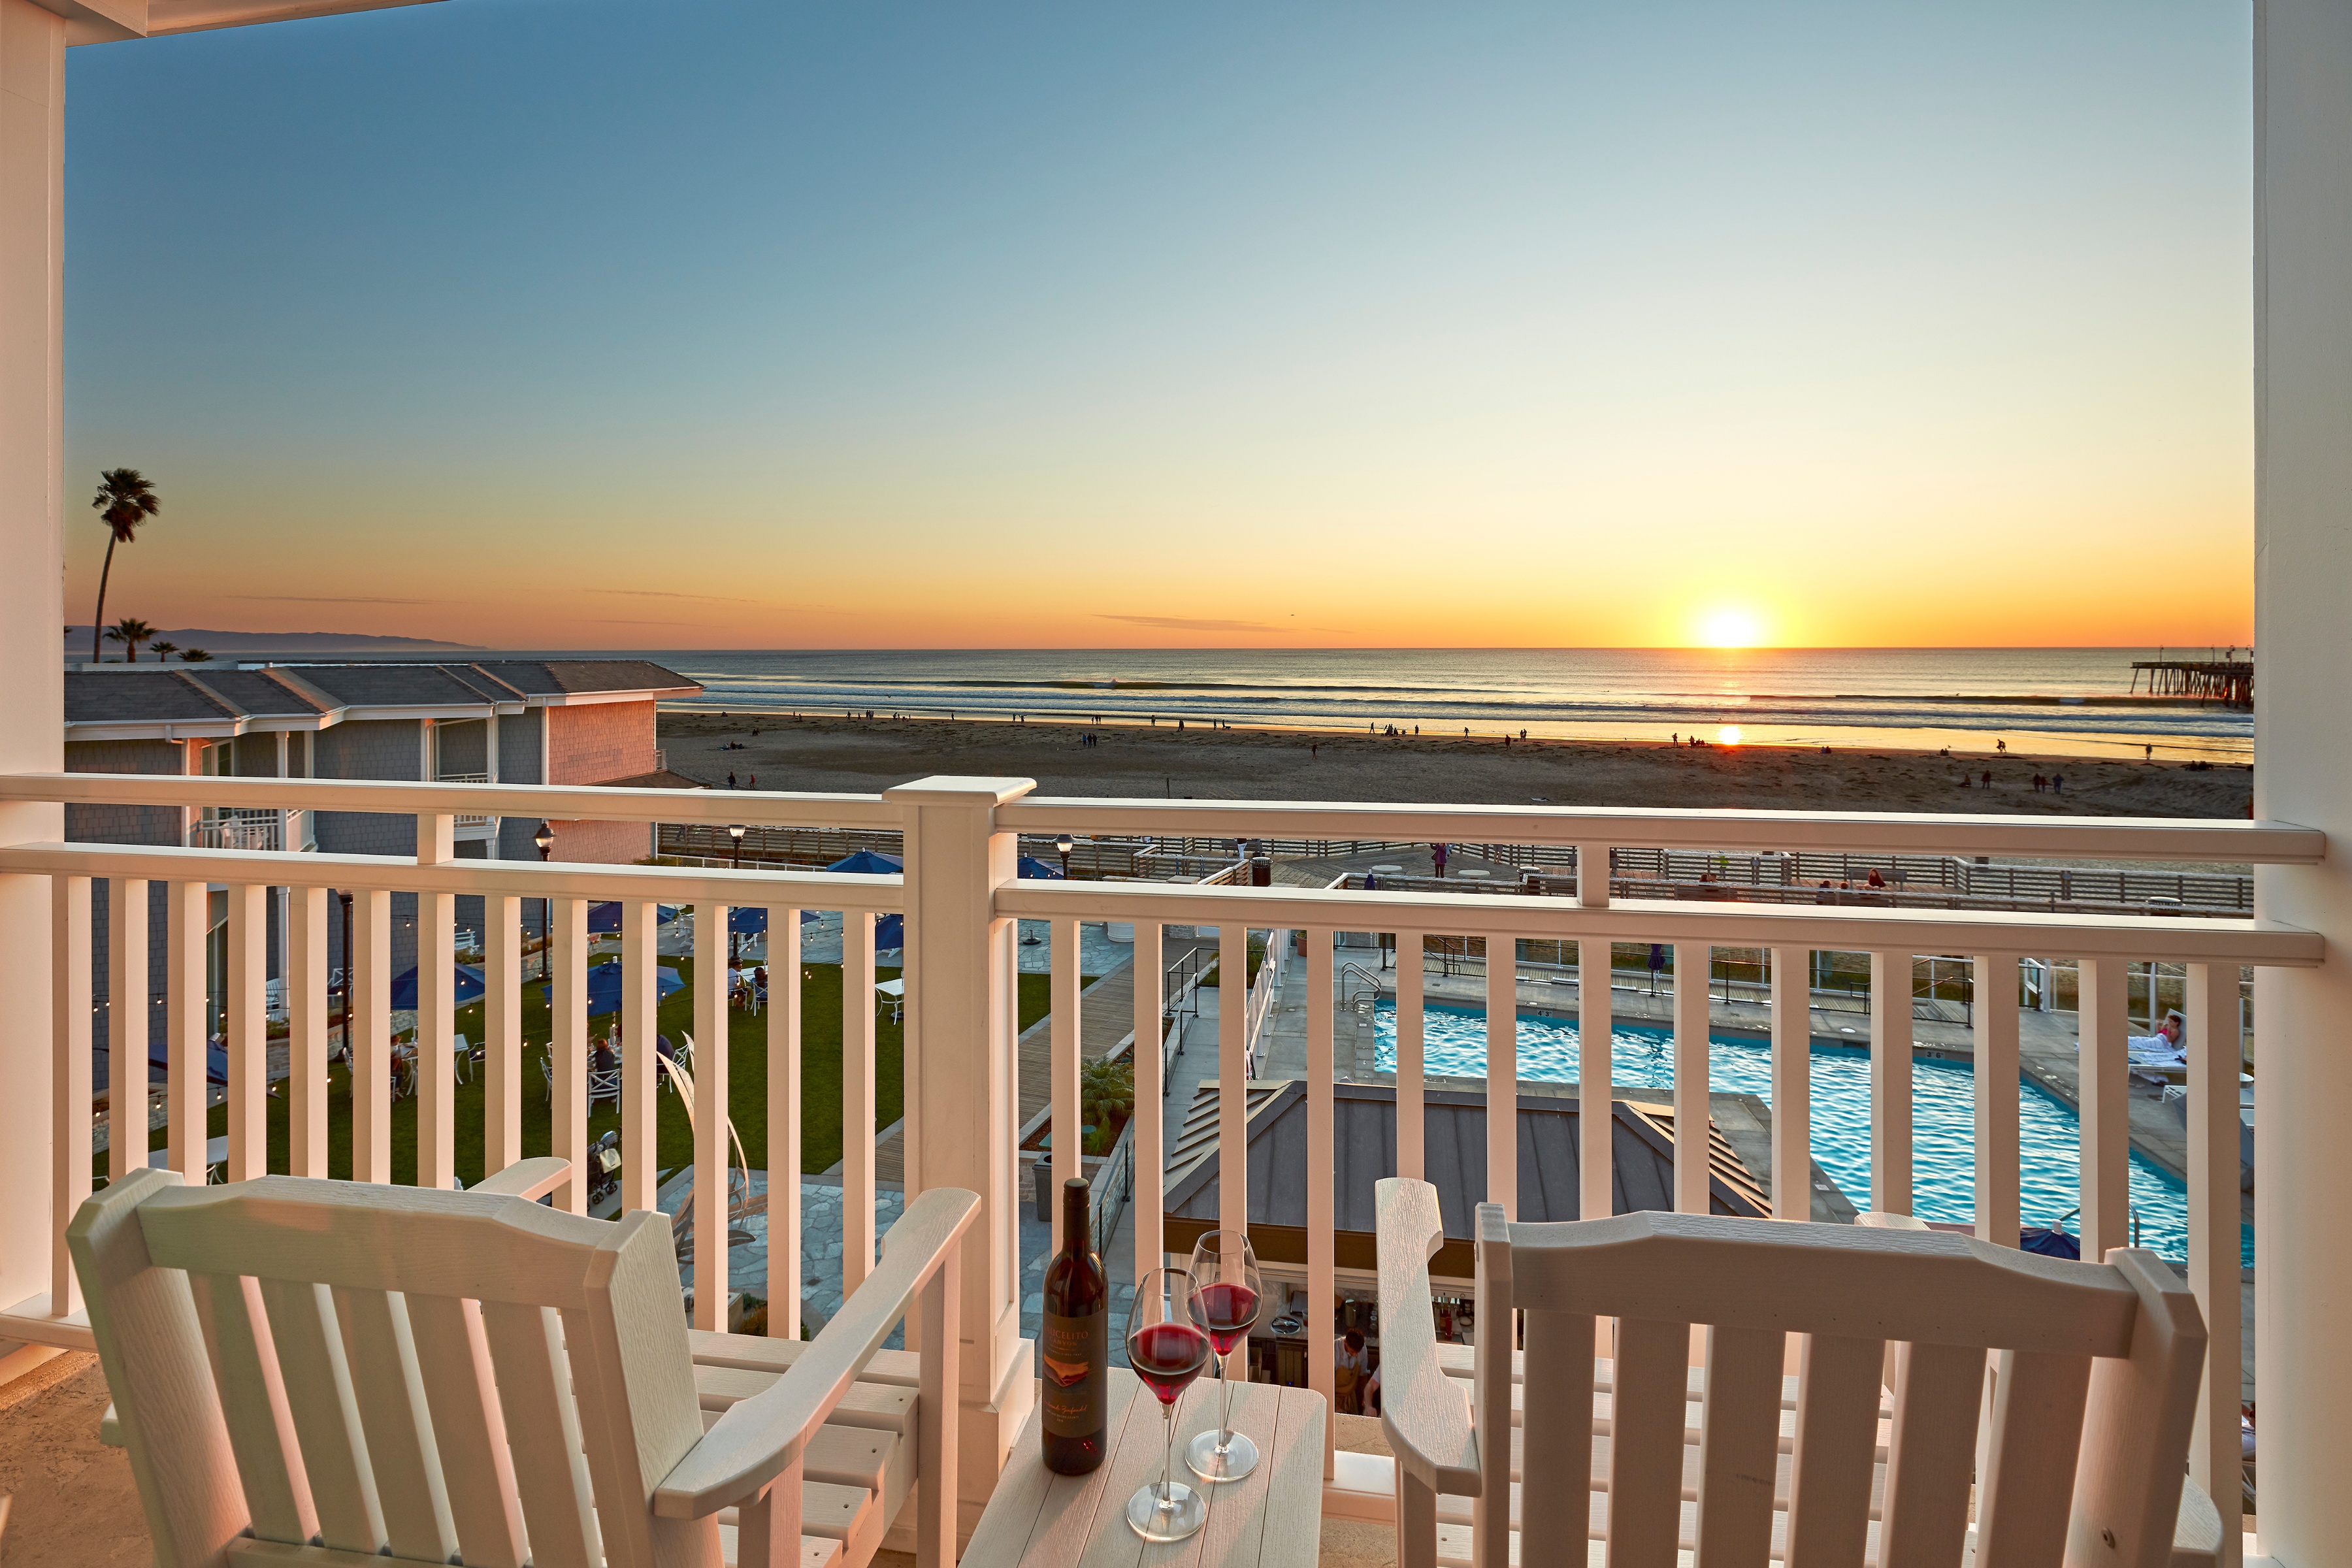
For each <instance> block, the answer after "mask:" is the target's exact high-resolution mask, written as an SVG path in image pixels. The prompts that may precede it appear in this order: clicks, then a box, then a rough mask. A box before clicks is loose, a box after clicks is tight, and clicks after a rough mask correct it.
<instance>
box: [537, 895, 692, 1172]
mask: <svg viewBox="0 0 2352 1568" xmlns="http://www.w3.org/2000/svg"><path fill="white" fill-rule="evenodd" d="M547 922H548V931H547V945H548V947H549V949H550V952H548V953H546V954H544V955H542V963H541V967H542V968H543V969H545V970H546V972H547V975H548V987H549V994H548V1013H547V1020H548V1041H547V1065H548V1068H549V1079H548V1121H549V1127H548V1152H549V1153H551V1154H552V1155H554V1156H555V1157H556V1158H557V1159H559V1160H563V1161H568V1162H569V1163H571V1166H572V1173H571V1174H570V1175H568V1176H566V1177H565V1178H564V1179H563V1182H562V1184H561V1185H559V1186H558V1187H557V1188H556V1189H555V1206H556V1207H557V1208H560V1209H563V1210H565V1211H567V1212H568V1213H571V1214H583V1215H584V1214H586V1213H587V1212H588V1167H587V1160H588V904H587V900H583V899H551V900H548V910H547ZM700 923H701V917H700V916H699V915H697V916H696V924H697V925H699V924H700Z"/></svg>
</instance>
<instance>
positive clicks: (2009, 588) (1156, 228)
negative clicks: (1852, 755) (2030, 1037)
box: [66, 0, 2252, 648]
mask: <svg viewBox="0 0 2352 1568" xmlns="http://www.w3.org/2000/svg"><path fill="white" fill-rule="evenodd" d="M2250 25H2251V24H2250V19H2249V16H2248V14H2247V9H2246V7H2245V6H2244V5H2235V4H2223V3H2221V0H2196V3H2194V4H2181V3H2176V0H2128V3H2089V0H2084V3H2075V4H2069V5H2063V6H2053V5H2050V4H2048V0H2003V3H1985V0H1969V3H1966V4H1962V3H1959V0H1947V3H1943V4H1937V5H1886V4H1885V0H1857V3H1855V4H1852V5H1830V4H1804V3H1792V0H1784V3H1780V4H1774V5H1753V4H1744V3H1735V0H1724V3H1721V4H1713V5H1700V4H1679V3H1673V0H1662V3H1656V4H1645V5H1616V4H1612V5H1598V4H1593V5H1571V4H1566V3H1563V0H1541V3H1530V4H1512V3H1505V0H1494V3H1488V4H1482V5H1476V6H1471V7H1454V6H1446V7H1440V6H1431V5H1339V4H1329V5H1314V6H1305V5H1286V4H1265V5H1253V6H1246V7H1243V6H1227V7H1203V6H1197V5H1152V6H1138V5H1115V6H1104V5H1078V4H1075V3H1070V4H1063V5H1015V4H1003V5H914V4H896V3H894V4H889V5H838V4H827V5H817V4H812V3H807V0H726V3H722V0H658V3H649V0H629V3H626V4H624V3H621V0H449V3H448V4H445V5H419V6H415V7H412V8H408V9H403V10H394V11H389V12H383V13H379V14H375V15H370V16H353V17H341V18H331V19H327V20H322V21H315V22H305V23H296V24H285V25H279V26H270V27H264V28H255V29H247V30H243V31H230V32H221V33H210V34H199V35H194V36H190V37H182V38H176V39H167V40H159V41H149V42H141V43H132V44H118V45H108V46H100V47H88V48H80V49H77V50H74V51H73V52H72V54H71V57H70V58H69V63H68V148H69V156H68V197H67V214H68V245H69V249H68V261H67V279H68V284H67V307H68V328H67V383H68V387H67V392H68V441H67V471H68V481H69V482H68V519H67V527H68V552H67V561H68V572H67V584H66V596H67V605H68V612H69V614H70V616H71V617H72V618H74V619H77V620H86V619H87V618H88V616H89V613H90V600H91V597H92V595H93V594H94V592H95V588H96V581H97V572H98V563H99V559H100V555H101V553H102V552H103V545H104V531H103V529H102V527H101V526H100V524H99V523H98V522H97V521H95V517H94V514H92V513H90V512H89V511H88V510H86V509H85V507H84V505H83V503H84V501H85V500H86V499H87V492H88V490H89V488H90V487H91V485H92V484H93V483H94V481H95V479H96V477H97V472H98V470H99V469H100V468H101V467H110V466H114V465H118V464H120V465H129V466H132V467H137V468H142V469H144V470H145V471H146V472H147V473H148V475H149V476H150V477H151V478H152V479H154V480H155V481H156V482H157V484H158V485H159V487H160V489H161V491H162V494H163V500H164V505H165V511H164V513H163V518H162V519H161V520H159V521H157V522H155V523H154V524H153V525H152V528H151V529H150V531H149V532H148V533H147V534H146V535H145V536H144V537H142V539H141V541H140V542H138V543H137V544H136V545H135V546H133V547H131V549H129V550H128V551H126V552H122V553H121V555H119V556H118V558H117V561H116V564H115V569H114V579H113V585H112V587H111V589H110V597H109V601H108V616H109V618H110V619H111V618H113V617H114V616H118V615H135V616H141V617H142V618H144V619H147V620H149V621H151V622H153V623H155V624H157V625H159V626H215V627H226V628H233V629H251V630H287V631H295V630H304V631H308V630H333V631H358V632H373V633H387V634H396V635H413V636H421V637H442V638H448V639H452V640H457V641H462V642H468V643H478V644H485V645H490V646H508V647H579V648H594V647H665V648H677V647H1087V646H1100V647H1151V646H1183V645H1200V646H1218V647H1224V646H1297V647H1349V646H1359V647H1405V646H1474V647H1502V646H1517V645H1537V646H1565V647H1596V646H1597V647H1619V646H1646V645H1678V644H1688V643H1694V642H1703V641H1739V640H1751V639H1752V640H1759V641H1762V642H1767V643H1776V644H1784V645H1794V646H1905V645H1919V646H1955V645H1968V644H2010V645H2060V644H2090V645H2126V644H2128V645H2136V646H2144V645H2154V644H2159V643H2162V644H2171V645H2175V646H2179V645H2190V644H2206V643H2215V644H2219V643H2229V642H2242V641H2244V640H2245V639H2246V637H2249V636H2250V635H2251V628H2252V478H2251V465H2252V408H2251V403H2250V383H2251V374H2252V367H2251V347H2250V333H2251V308H2250V300H2249V288H2250V285H2249V270H2250V252H2251V244H2252V241H2251V217H2250V195H2249V179H2248V167H2249V161H2250V156H2251V153H2250V131H2249V125H2248V117H2249V112H2250V109H2249V105H2250V101H2251V84H2250V79H2249V65H2248V48H2249V44H2248V31H2249V27H2250Z"/></svg>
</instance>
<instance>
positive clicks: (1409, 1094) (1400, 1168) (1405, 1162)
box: [1396, 931, 1429, 1181]
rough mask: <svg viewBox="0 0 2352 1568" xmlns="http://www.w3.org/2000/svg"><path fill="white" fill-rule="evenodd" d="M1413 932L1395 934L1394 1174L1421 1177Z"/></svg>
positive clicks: (1423, 1107)
mask: <svg viewBox="0 0 2352 1568" xmlns="http://www.w3.org/2000/svg"><path fill="white" fill-rule="evenodd" d="M1424 940H1425V939H1424V938H1423V935H1422V933H1421V932H1419V931H1399V932H1397V933H1396V1108H1397V1109H1396V1115H1397V1123H1396V1151H1397V1174H1398V1175H1400V1176H1410V1177H1412V1179H1413V1180H1414V1181H1420V1180H1421V1179H1422V1171H1423V1167H1424V1166H1425V1165H1426V1164H1427V1163H1428V1154H1427V1152H1426V1151H1427V1149H1428V1141H1429V1101H1428V1100H1427V1099H1426V1098H1424V1096H1425V1093H1426V1086H1425V1083H1424V1078H1425V1075H1426V1071H1427V1068H1426V1064H1425V1060H1424V1058H1423V1055H1422V1046H1423V1039H1422V1023H1423V1018H1422V999H1421V998H1422V984H1421V982H1422V952H1423V942H1424Z"/></svg>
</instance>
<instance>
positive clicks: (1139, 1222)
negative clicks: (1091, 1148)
mask: <svg viewBox="0 0 2352 1568" xmlns="http://www.w3.org/2000/svg"><path fill="white" fill-rule="evenodd" d="M1163 951H1164V950H1163V948H1162V945H1161V931H1160V922H1159V921H1156V920H1144V921H1136V922H1135V956H1134V958H1133V960H1132V961H1131V962H1132V963H1133V965H1134V970H1135V1045H1134V1047H1133V1049H1132V1058H1133V1060H1134V1062H1135V1110H1134V1112H1133V1115H1134V1118H1135V1153H1134V1159H1135V1183H1134V1198H1133V1200H1132V1202H1131V1203H1130V1204H1129V1206H1128V1225H1129V1228H1130V1229H1131V1230H1132V1231H1133V1232H1134V1241H1135V1282H1136V1284H1138V1285H1141V1284H1142V1283H1143V1277H1144V1276H1145V1275H1146V1274H1148V1273H1150V1271H1151V1270H1152V1269H1154V1268H1159V1267H1160V1248H1161V1247H1162V1245H1163V1243H1162V1241H1161V1239H1160V1211H1161V1208H1162V1207H1163V1203H1162V1194H1161V1178H1162V1176H1163V1174H1164V1173H1165V1172H1166V1171H1167V1168H1168V1160H1167V1155H1166V1153H1165V1152H1164V1145H1163V1142H1162V1139H1163V1136H1164V1132H1165V1123H1164V1121H1163V1120H1162V1118H1163V1117H1164V1116H1165V1115H1166V1113H1167V1109H1168V1105H1167V1098H1166V1097H1167V1092H1168V1089H1167V1083H1166V1078H1165V1074H1166V1058H1165V1057H1164V1056H1163V1054H1162V1053H1163V1052H1164V1050H1165V1049H1166V1047H1167V1038H1168V1037H1167V1033H1166V1031H1165V1030H1164V1029H1163V1028H1162V1027H1161V1024H1160V1020H1161V1018H1162V1016H1163V1009H1164V1008H1165V1007H1166V1005H1167V994H1166V991H1167V984H1168V973H1167V964H1166V963H1165V962H1164V960H1163V958H1162V952H1163Z"/></svg>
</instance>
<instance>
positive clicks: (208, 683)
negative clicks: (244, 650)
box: [103, 665, 322, 718]
mask: <svg viewBox="0 0 2352 1568" xmlns="http://www.w3.org/2000/svg"><path fill="white" fill-rule="evenodd" d="M172 673H173V675H175V676H177V677H179V678H180V679H184V680H189V681H193V682H194V683H195V684H196V685H198V686H201V687H203V688H204V689H205V690H206V691H208V692H210V693H211V694H212V695H213V696H215V697H216V698H218V699H219V700H221V701H223V702H224V703H226V704H227V705H228V707H229V708H230V710H232V711H235V712H238V713H244V714H248V715H250V716H252V717H254V718H265V717H268V718H282V717H285V716H287V715H289V714H291V715H298V716H299V715H304V714H310V713H317V712H320V711H322V710H321V709H320V706H319V704H318V703H317V702H316V701H314V700H311V699H310V698H309V697H307V696H305V695H304V694H302V693H301V692H299V691H297V690H295V689H294V688H293V687H291V686H289V685H288V684H287V683H286V682H285V681H282V680H280V679H278V678H277V677H276V676H274V675H271V674H269V673H268V671H267V670H259V669H238V668H236V667H235V666H233V665H205V667H203V668H199V669H175V670H173V672H172ZM103 679H114V677H112V676H107V677H104V678H103Z"/></svg>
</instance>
